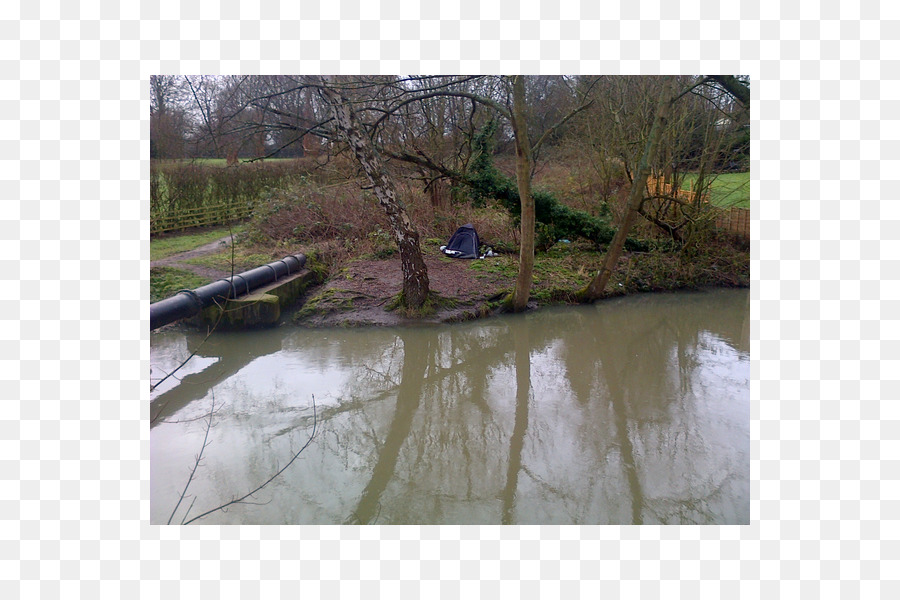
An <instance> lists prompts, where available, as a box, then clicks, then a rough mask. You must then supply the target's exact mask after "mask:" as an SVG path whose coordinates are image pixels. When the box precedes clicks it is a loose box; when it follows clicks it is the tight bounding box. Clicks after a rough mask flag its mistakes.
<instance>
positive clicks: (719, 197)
mask: <svg viewBox="0 0 900 600" xmlns="http://www.w3.org/2000/svg"><path fill="white" fill-rule="evenodd" d="M696 179H697V175H696V174H695V173H688V174H687V175H685V177H684V184H683V185H682V188H683V189H688V188H689V187H690V184H691V183H693V182H694V181H696ZM709 201H710V202H711V203H712V204H714V205H716V206H721V207H722V208H731V207H738V208H750V172H749V171H747V172H746V173H721V174H719V175H717V176H716V179H715V181H713V182H712V185H711V186H710V190H709Z"/></svg>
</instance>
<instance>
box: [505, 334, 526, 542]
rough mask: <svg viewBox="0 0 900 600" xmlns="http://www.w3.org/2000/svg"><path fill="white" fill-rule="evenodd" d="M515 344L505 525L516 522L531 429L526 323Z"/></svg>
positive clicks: (514, 339) (516, 335)
mask: <svg viewBox="0 0 900 600" xmlns="http://www.w3.org/2000/svg"><path fill="white" fill-rule="evenodd" d="M513 343H514V348H515V356H516V359H515V360H516V362H515V365H516V367H515V370H516V418H515V424H514V425H513V431H512V435H511V436H510V438H509V465H508V468H507V471H506V485H505V486H504V488H503V493H502V494H501V498H502V501H503V513H502V518H501V522H502V523H503V524H504V525H511V524H514V523H516V519H515V517H514V514H513V511H514V509H515V503H516V489H517V488H518V483H519V471H520V470H521V469H522V446H523V445H524V443H525V432H526V430H527V429H528V402H529V399H530V397H531V346H530V344H529V341H528V325H527V322H523V323H522V324H521V326H519V327H516V328H515V329H514V331H513Z"/></svg>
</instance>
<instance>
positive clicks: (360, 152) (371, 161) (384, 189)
mask: <svg viewBox="0 0 900 600" xmlns="http://www.w3.org/2000/svg"><path fill="white" fill-rule="evenodd" d="M323 80H324V81H325V82H326V83H325V85H322V86H321V87H319V91H320V93H321V94H322V96H323V97H324V98H325V100H326V101H327V102H328V103H329V104H330V105H331V110H332V113H333V115H334V120H335V123H336V125H337V129H338V131H339V132H340V133H341V136H342V137H343V138H344V140H345V141H346V142H347V143H348V144H349V146H350V149H351V150H353V154H354V155H355V156H356V159H357V160H358V161H359V164H360V165H361V166H362V168H363V170H364V171H365V173H366V176H367V177H368V179H369V182H370V183H371V184H372V189H373V191H374V192H375V197H376V198H378V202H379V204H381V207H382V208H383V209H384V212H385V213H386V214H387V216H388V221H389V222H390V226H391V231H392V233H393V235H394V239H395V240H396V242H397V246H398V247H399V249H400V264H401V268H402V269H403V298H402V302H401V304H403V305H404V306H406V307H407V308H419V307H420V306H422V304H424V302H425V300H426V299H427V298H428V269H427V268H426V266H425V261H424V260H423V259H422V250H421V247H420V245H419V233H418V231H416V228H415V227H414V226H413V224H412V222H411V221H410V219H409V215H407V213H406V209H405V208H404V207H403V203H402V202H400V200H398V198H397V192H396V190H395V189H394V184H393V182H392V181H391V179H390V177H388V175H387V173H385V170H384V165H383V164H382V162H381V157H380V156H379V154H378V152H377V150H376V149H375V148H374V146H373V145H372V142H371V140H369V136H368V135H367V134H366V132H365V129H364V128H363V126H362V124H361V123H360V121H359V119H358V118H357V117H356V114H355V113H354V112H353V109H352V108H351V106H350V103H349V102H348V100H347V99H346V98H344V97H343V96H342V95H341V94H340V93H339V92H338V91H337V90H335V89H334V88H332V87H329V86H328V83H327V79H325V78H323Z"/></svg>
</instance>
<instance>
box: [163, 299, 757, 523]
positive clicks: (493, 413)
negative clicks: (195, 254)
mask: <svg viewBox="0 0 900 600" xmlns="http://www.w3.org/2000/svg"><path fill="white" fill-rule="evenodd" d="M749 313H750V311H749V290H715V291H708V292H692V293H678V294H661V295H646V296H633V297H627V298H621V299H617V300H612V301H605V302H600V303H598V304H596V305H593V306H584V307H561V308H555V309H546V310H541V311H537V312H534V313H530V314H526V315H515V316H512V315H511V316H508V317H499V318H491V319H485V320H480V321H473V322H469V323H462V324H454V325H447V326H428V327H404V328H370V329H346V330H345V329H320V330H306V329H296V328H292V327H281V328H277V329H272V330H268V331H257V332H242V333H238V332H236V333H221V334H220V333H216V334H214V335H213V336H212V337H211V338H210V339H209V341H207V342H206V344H204V345H203V346H202V347H201V350H200V352H199V353H198V355H197V356H196V357H194V358H193V359H192V360H191V361H190V362H189V363H188V366H187V367H186V368H185V369H184V370H183V371H181V372H179V377H180V381H178V380H175V379H169V380H168V381H166V382H165V383H163V384H161V385H160V386H159V387H158V388H157V389H156V390H155V391H154V392H152V393H151V408H150V415H151V419H152V422H151V428H150V448H151V462H150V467H151V470H150V489H151V504H150V507H151V520H152V522H153V523H166V522H167V521H168V520H169V519H170V517H171V518H172V523H180V522H182V521H184V520H187V519H191V518H193V517H195V516H197V515H199V514H201V513H203V512H205V511H207V510H209V509H211V508H214V507H216V506H218V505H221V504H223V503H225V502H228V501H230V500H232V499H234V498H239V497H241V496H243V495H244V494H246V493H247V492H249V491H251V490H252V489H254V488H255V487H256V486H258V485H260V484H261V483H263V482H265V481H266V480H267V479H268V478H269V477H271V475H272V474H274V473H276V472H277V471H278V470H279V469H281V468H282V467H284V466H285V465H286V464H287V463H288V461H290V460H291V457H292V456H293V455H294V454H295V453H296V452H297V451H298V450H299V449H300V448H301V447H303V445H304V444H305V443H306V442H307V440H308V438H309V435H310V433H311V431H312V428H313V423H314V420H315V422H316V427H317V432H316V435H315V437H314V439H313V441H312V442H311V443H310V444H309V446H308V447H307V448H306V449H305V450H304V451H303V452H302V453H300V455H299V456H298V458H297V459H296V460H295V461H294V462H293V463H292V464H291V465H290V467H289V468H287V469H286V470H285V471H284V472H283V473H282V474H281V475H280V476H279V477H277V478H276V479H274V480H273V481H272V482H271V483H269V484H268V485H267V486H266V487H264V488H263V489H262V490H261V491H259V492H258V493H257V494H255V495H254V496H253V497H251V498H248V499H247V500H248V503H243V504H239V505H232V506H230V507H229V508H228V510H227V511H216V512H214V513H212V514H210V515H208V516H206V517H204V518H203V519H201V520H199V521H196V523H242V524H264V523H272V524H290V523H301V524H307V523H317V524H342V523H344V524H349V523H377V524H400V523H406V524H472V523H474V524H631V523H636V524H642V523H643V524H649V523H667V524H687V523H701V524H742V523H748V522H749V518H750V424H749V421H750V348H749V337H750V324H749V323H750V314H749ZM201 339H202V336H200V335H195V334H186V333H184V332H180V331H164V332H159V333H153V334H151V353H150V354H151V379H156V378H158V377H159V376H161V374H162V373H164V372H165V371H166V370H170V369H171V368H172V367H173V366H174V365H176V364H178V363H179V362H181V360H183V359H184V358H185V357H186V356H187V355H188V354H189V352H190V351H191V350H193V349H194V348H195V347H196V346H197V344H198V343H199V342H200V340H201ZM313 397H315V416H314V409H313ZM213 405H214V406H215V407H216V408H215V412H214V414H213V421H212V427H211V428H210V429H209V434H208V437H206V435H207V433H206V432H207V426H206V420H205V419H204V416H205V415H206V414H207V413H209V411H210V409H211V407H212V406H213ZM204 439H206V440H207V443H208V445H207V446H206V447H205V449H203V454H202V459H201V461H200V463H199V466H198V467H197V468H196V471H195V472H194V474H193V477H192V478H191V482H190V485H189V486H188V489H187V493H186V494H185V496H184V499H183V500H181V502H180V504H179V499H180V497H181V495H182V492H183V490H184V488H185V485H186V484H187V482H188V478H189V477H190V476H191V471H192V469H193V468H194V465H195V462H196V457H197V455H198V453H199V452H200V450H201V448H202V447H203V443H204ZM176 506H178V509H177V510H175V511H174V516H173V510H174V509H175V507H176ZM186 512H187V514H188V516H187V519H185V518H184V515H185V513H186Z"/></svg>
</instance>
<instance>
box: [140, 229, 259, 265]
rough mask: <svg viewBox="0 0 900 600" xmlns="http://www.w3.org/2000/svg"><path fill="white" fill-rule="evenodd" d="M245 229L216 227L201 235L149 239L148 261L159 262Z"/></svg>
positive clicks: (166, 236)
mask: <svg viewBox="0 0 900 600" xmlns="http://www.w3.org/2000/svg"><path fill="white" fill-rule="evenodd" d="M245 229H247V226H246V225H238V226H236V227H233V228H231V229H230V230H229V228H228V227H217V228H215V229H207V230H206V231H203V232H202V233H192V234H187V235H171V234H170V235H165V236H159V237H155V238H151V239H150V260H159V259H161V258H165V257H167V256H172V255H173V254H178V253H179V252H187V251H188V250H193V249H194V248H197V247H198V246H202V245H203V244H208V243H210V242H214V241H216V240H217V239H219V238H223V237H225V236H226V235H228V234H229V231H230V232H233V233H234V234H235V235H237V234H238V233H241V232H243V231H244V230H245Z"/></svg>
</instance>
